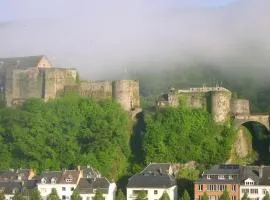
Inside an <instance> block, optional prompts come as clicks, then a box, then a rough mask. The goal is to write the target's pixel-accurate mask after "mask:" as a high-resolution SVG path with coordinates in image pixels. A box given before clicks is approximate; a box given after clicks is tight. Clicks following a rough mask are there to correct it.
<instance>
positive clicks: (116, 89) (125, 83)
mask: <svg viewBox="0 0 270 200" xmlns="http://www.w3.org/2000/svg"><path fill="white" fill-rule="evenodd" d="M113 98H114V99H115V100H116V101H117V102H119V103H120V104H121V105H122V106H123V108H124V109H125V110H134V109H136V108H139V107H140V94H139V81H135V80H119V81H114V82H113Z"/></svg>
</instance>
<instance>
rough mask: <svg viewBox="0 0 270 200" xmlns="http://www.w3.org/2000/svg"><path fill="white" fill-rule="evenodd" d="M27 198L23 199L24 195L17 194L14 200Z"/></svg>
mask: <svg viewBox="0 0 270 200" xmlns="http://www.w3.org/2000/svg"><path fill="white" fill-rule="evenodd" d="M24 199H25V198H24V197H23V195H22V193H20V192H16V193H15V195H14V197H13V198H12V200H24Z"/></svg>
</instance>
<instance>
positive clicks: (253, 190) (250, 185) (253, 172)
mask: <svg viewBox="0 0 270 200" xmlns="http://www.w3.org/2000/svg"><path fill="white" fill-rule="evenodd" d="M245 193H246V194H247V196H248V198H250V199H251V200H262V199H263V198H264V196H265V195H266V194H267V193H269V194H270V166H249V167H245V168H244V169H243V172H242V178H241V183H240V198H242V197H243V196H244V195H245Z"/></svg>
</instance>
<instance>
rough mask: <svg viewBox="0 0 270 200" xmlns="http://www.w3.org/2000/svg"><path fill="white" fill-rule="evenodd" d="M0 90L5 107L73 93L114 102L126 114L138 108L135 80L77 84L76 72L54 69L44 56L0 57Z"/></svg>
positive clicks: (74, 70) (137, 90)
mask: <svg viewBox="0 0 270 200" xmlns="http://www.w3.org/2000/svg"><path fill="white" fill-rule="evenodd" d="M0 89H1V90H0V92H1V93H2V96H3V97H4V99H5V102H6V105H7V106H14V105H18V104H21V103H22V102H24V101H25V100H26V99H28V98H41V99H44V100H45V101H48V100H49V99H54V98H56V97H57V96H59V95H61V94H62V93H63V92H66V91H69V90H72V91H75V92H77V93H78V94H79V95H80V96H85V97H92V98H94V99H97V100H101V99H107V98H112V99H115V100H116V101H117V102H119V103H120V104H121V105H122V107H123V108H124V109H125V110H126V111H134V110H136V109H138V108H139V107H140V96H139V82H138V81H136V80H116V81H80V80H78V72H77V70H76V69H74V68H70V69H67V68H55V67H53V65H52V64H51V62H50V61H49V60H48V58H47V57H46V56H43V55H41V56H29V57H13V58H0Z"/></svg>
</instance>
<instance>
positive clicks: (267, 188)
mask: <svg viewBox="0 0 270 200" xmlns="http://www.w3.org/2000/svg"><path fill="white" fill-rule="evenodd" d="M266 192H268V193H269V194H270V185H240V199H241V198H242V197H243V196H244V194H245V193H247V194H248V197H249V198H250V199H251V200H262V199H263V197H264V196H265V194H266Z"/></svg>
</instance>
